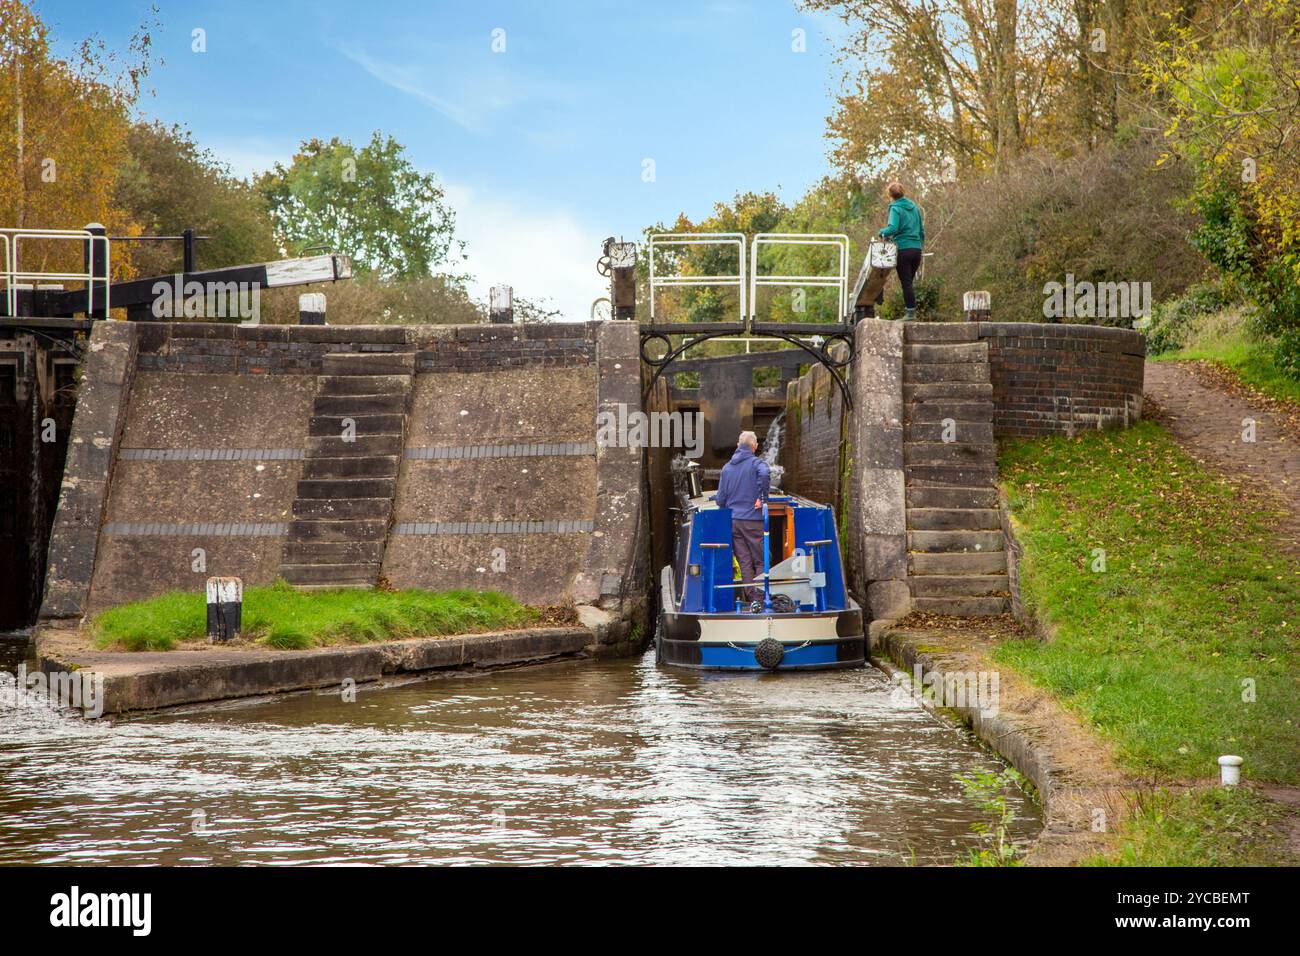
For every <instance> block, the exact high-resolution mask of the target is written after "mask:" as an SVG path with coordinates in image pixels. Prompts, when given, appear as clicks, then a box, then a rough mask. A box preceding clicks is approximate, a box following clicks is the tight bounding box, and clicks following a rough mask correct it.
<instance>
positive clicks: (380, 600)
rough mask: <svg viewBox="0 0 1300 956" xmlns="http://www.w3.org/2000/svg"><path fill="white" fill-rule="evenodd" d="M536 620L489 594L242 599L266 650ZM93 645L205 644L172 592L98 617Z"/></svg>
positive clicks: (193, 609) (246, 627)
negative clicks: (188, 642)
mask: <svg viewBox="0 0 1300 956" xmlns="http://www.w3.org/2000/svg"><path fill="white" fill-rule="evenodd" d="M538 617H539V615H538V612H537V611H536V610H534V609H533V608H530V607H527V606H526V605H523V604H520V603H519V602H518V601H516V600H515V599H514V598H512V597H509V596H508V595H505V594H501V593H499V592H497V591H464V590H459V591H418V590H408V591H363V590H337V591H312V592H302V591H295V590H294V589H293V588H292V587H290V586H289V585H288V584H285V583H284V582H283V581H281V582H277V583H276V584H274V585H272V586H270V587H255V588H248V589H246V590H245V591H244V609H243V635H242V636H243V637H244V638H245V639H248V640H254V641H257V642H259V643H262V644H265V645H267V646H269V647H275V648H281V649H302V648H307V647H316V646H321V645H326V644H364V643H369V642H373V641H391V640H400V639H402V638H408V637H437V636H441V635H450V634H469V633H473V632H476V631H491V630H498V629H507V628H514V627H520V626H522V625H525V624H529V623H532V622H533V621H535V620H537V619H538ZM92 632H93V635H94V639H95V641H96V643H98V644H99V645H100V646H101V647H108V646H118V647H122V648H124V649H126V650H128V651H166V650H171V649H172V648H174V647H175V646H176V645H177V644H179V643H181V642H183V641H199V640H205V639H206V634H207V603H206V597H205V596H204V595H203V594H202V593H190V592H180V591H173V592H171V593H168V594H163V595H160V596H158V597H156V598H151V599H150V600H148V601H137V602H134V603H132V604H124V605H121V606H120V607H115V608H112V609H110V610H107V611H104V612H103V613H102V614H100V615H98V616H97V617H96V618H95V620H94V623H93V624H92Z"/></svg>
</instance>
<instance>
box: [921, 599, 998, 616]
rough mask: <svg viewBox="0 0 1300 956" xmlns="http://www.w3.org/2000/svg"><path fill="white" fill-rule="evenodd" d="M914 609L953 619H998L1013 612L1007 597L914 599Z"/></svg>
mask: <svg viewBox="0 0 1300 956" xmlns="http://www.w3.org/2000/svg"><path fill="white" fill-rule="evenodd" d="M912 607H913V609H915V610H917V611H920V612H922V613H923V614H947V615H950V616H952V617H997V616H998V615H1000V614H1006V613H1007V612H1008V611H1009V610H1011V599H1010V598H1005V597H942V598H935V597H914V598H912Z"/></svg>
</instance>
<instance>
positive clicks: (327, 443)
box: [280, 352, 415, 589]
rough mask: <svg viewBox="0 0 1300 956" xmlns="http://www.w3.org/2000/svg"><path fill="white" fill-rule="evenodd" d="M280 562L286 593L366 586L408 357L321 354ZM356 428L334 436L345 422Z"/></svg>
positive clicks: (394, 453) (380, 530)
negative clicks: (351, 433) (291, 588)
mask: <svg viewBox="0 0 1300 956" xmlns="http://www.w3.org/2000/svg"><path fill="white" fill-rule="evenodd" d="M323 362H324V364H323V368H322V374H321V375H320V376H319V378H318V379H317V385H316V397H315V400H314V404H313V407H312V417H311V422H310V425H309V426H308V432H307V434H308V438H307V451H306V455H305V457H304V460H303V466H302V478H301V479H300V480H299V482H298V494H297V498H296V499H295V501H294V503H293V519H292V520H291V521H290V523H289V536H288V540H287V541H286V543H285V547H284V556H283V558H282V559H281V565H280V576H281V577H283V578H284V579H285V580H286V581H287V582H289V583H290V584H292V585H294V586H295V587H298V588H302V589H323V588H339V587H358V588H363V587H374V585H375V583H376V581H377V580H378V578H379V570H380V567H381V566H382V565H383V561H384V548H385V545H386V542H387V539H388V528H389V524H390V523H391V521H392V516H393V498H394V495H395V494H396V491H397V474H398V469H399V467H400V465H401V460H402V449H403V446H404V444H405V433H406V417H407V410H408V408H409V406H410V397H411V385H412V382H413V380H414V375H415V353H414V352H347V353H337V354H332V355H327V356H325V358H324V360H323ZM346 419H352V421H353V422H355V425H356V431H355V436H354V437H353V439H352V440H350V441H349V440H348V439H347V437H345V434H344V426H345V420H346Z"/></svg>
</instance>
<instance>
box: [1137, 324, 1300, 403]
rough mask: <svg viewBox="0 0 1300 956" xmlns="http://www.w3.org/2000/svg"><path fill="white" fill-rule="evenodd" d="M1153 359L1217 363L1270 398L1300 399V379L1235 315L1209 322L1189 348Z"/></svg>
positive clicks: (1292, 400)
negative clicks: (1279, 364)
mask: <svg viewBox="0 0 1300 956" xmlns="http://www.w3.org/2000/svg"><path fill="white" fill-rule="evenodd" d="M1216 318H1220V317H1216ZM1152 360H1153V361H1157V362H1182V361H1209V362H1217V363H1219V364H1220V365H1225V366H1227V367H1228V368H1230V369H1232V370H1233V371H1234V372H1236V373H1237V377H1238V378H1239V379H1241V381H1242V382H1243V383H1244V384H1245V385H1247V386H1249V387H1250V388H1253V389H1255V390H1257V391H1259V392H1261V393H1263V394H1264V395H1267V396H1269V397H1270V398H1276V399H1280V400H1282V401H1287V402H1300V381H1297V380H1296V379H1294V378H1292V377H1291V376H1290V375H1288V374H1287V373H1286V372H1284V371H1282V369H1280V368H1279V367H1278V365H1277V363H1276V362H1275V361H1274V359H1273V351H1272V349H1271V348H1270V347H1269V346H1268V344H1267V343H1263V342H1259V341H1257V340H1255V339H1253V338H1252V337H1251V335H1250V333H1249V331H1248V330H1247V327H1246V326H1245V324H1244V323H1243V322H1241V321H1235V320H1234V317H1233V316H1231V315H1227V316H1223V317H1221V321H1219V322H1211V323H1208V324H1207V327H1206V328H1205V329H1204V330H1202V331H1201V332H1200V333H1199V334H1197V335H1194V336H1193V337H1192V340H1191V342H1190V343H1189V344H1188V345H1187V347H1185V348H1182V349H1179V350H1177V351H1175V352H1165V353H1164V354H1162V355H1157V356H1153V357H1152Z"/></svg>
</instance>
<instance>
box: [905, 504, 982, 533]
mask: <svg viewBox="0 0 1300 956" xmlns="http://www.w3.org/2000/svg"><path fill="white" fill-rule="evenodd" d="M1001 528H1002V522H1001V520H1000V518H999V516H998V510H997V509H996V508H908V509H907V530H908V531H994V530H997V531H1000V530H1001Z"/></svg>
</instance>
